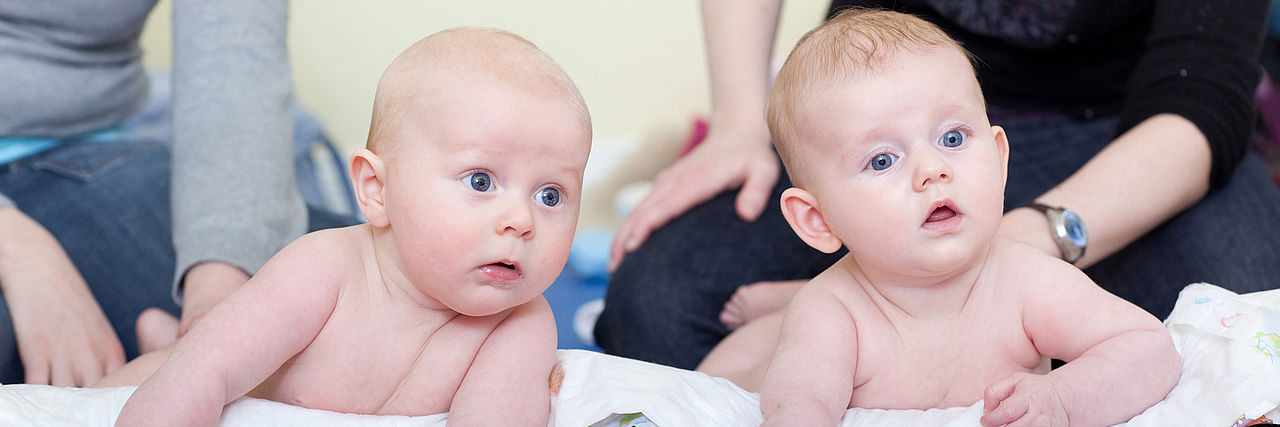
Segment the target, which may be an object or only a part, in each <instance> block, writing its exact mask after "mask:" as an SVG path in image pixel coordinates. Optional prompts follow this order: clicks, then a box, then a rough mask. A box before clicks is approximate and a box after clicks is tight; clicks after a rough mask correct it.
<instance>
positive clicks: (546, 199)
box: [537, 187, 560, 206]
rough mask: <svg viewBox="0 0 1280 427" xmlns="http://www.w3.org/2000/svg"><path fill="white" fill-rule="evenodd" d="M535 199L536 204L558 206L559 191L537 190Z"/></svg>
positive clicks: (551, 189)
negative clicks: (536, 200)
mask: <svg viewBox="0 0 1280 427" xmlns="http://www.w3.org/2000/svg"><path fill="white" fill-rule="evenodd" d="M537 198H538V202H540V203H542V204H544V205H547V206H555V205H558V204H560V190H557V189H555V188H554V187H547V188H543V189H541V190H538V195H537Z"/></svg>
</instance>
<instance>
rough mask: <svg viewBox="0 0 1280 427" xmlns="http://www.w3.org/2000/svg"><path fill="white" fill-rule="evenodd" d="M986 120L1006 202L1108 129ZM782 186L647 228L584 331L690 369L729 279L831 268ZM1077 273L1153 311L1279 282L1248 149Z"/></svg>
mask: <svg viewBox="0 0 1280 427" xmlns="http://www.w3.org/2000/svg"><path fill="white" fill-rule="evenodd" d="M993 122H994V123H995V124H998V125H1002V126H1004V128H1005V130H1006V131H1007V133H1008V135H1009V141H1010V162H1009V163H1010V165H1009V181H1008V187H1007V188H1006V191H1005V206H1006V208H1014V207H1018V206H1021V205H1023V204H1025V203H1027V202H1029V201H1031V200H1032V199H1033V198H1035V197H1036V196H1039V195H1040V194H1042V193H1044V192H1045V191H1047V190H1048V189H1049V188H1052V187H1053V186H1054V185H1056V184H1057V183H1058V182H1061V181H1062V180H1063V179H1065V178H1066V177H1067V176H1069V175H1070V174H1071V173H1073V172H1074V171H1075V170H1077V169H1078V168H1079V167H1080V166H1081V165H1083V164H1084V163H1085V162H1086V161H1087V160H1088V159H1089V158H1091V157H1092V156H1093V155H1094V154H1096V153H1097V152H1098V151H1099V150H1101V149H1102V147H1104V146H1105V145H1106V144H1107V143H1108V142H1109V141H1110V140H1111V137H1112V132H1113V130H1114V126H1115V120H1114V119H1095V120H1075V119H1072V118H1069V117H1066V116H1061V115H1039V116H1024V117H1018V118H1011V119H1006V120H999V121H997V120H996V119H995V118H993ZM1134 161H1135V162H1138V161H1141V159H1134ZM789 185H790V184H789V183H788V182H787V180H786V178H785V176H784V177H783V179H781V180H780V182H779V183H778V186H777V187H775V188H774V198H772V199H770V202H769V205H768V206H767V208H766V210H765V213H764V214H763V215H762V216H761V218H760V219H759V220H757V221H756V222H754V223H749V224H748V223H744V222H742V221H741V220H739V219H738V218H737V215H736V214H735V213H734V197H736V195H737V192H736V191H730V192H726V193H724V194H721V195H719V196H717V197H716V198H714V199H712V200H710V201H709V202H707V203H705V204H703V205H700V206H697V207H695V208H694V209H692V210H690V211H689V212H687V213H685V214H684V215H683V216H681V217H679V218H677V219H676V220H674V221H672V222H671V223H669V224H667V225H666V226H664V227H662V228H660V229H658V230H656V231H655V232H654V233H653V234H652V235H651V236H650V237H649V239H648V241H646V242H645V243H644V245H642V246H641V247H640V248H638V249H637V250H636V251H635V252H633V253H631V254H630V255H628V256H627V257H626V258H625V259H624V260H623V262H622V264H621V265H619V266H618V270H617V271H616V272H615V274H614V275H613V277H612V278H611V279H610V282H609V287H608V290H607V291H606V296H605V310H604V312H603V313H602V314H601V315H600V319H599V321H598V323H597V324H596V330H595V336H596V342H597V343H598V344H599V345H600V347H601V348H603V349H604V350H605V351H607V352H609V353H611V354H616V355H620V356H624V357H630V358H636V359H640V360H646V361H650V362H655V363H660V364H664V365H670V366H675V367H680V368H685V369H692V368H694V367H695V366H697V364H698V362H700V361H701V360H702V358H703V356H705V355H706V354H707V352H708V351H710V350H711V348H712V347H713V346H715V345H716V344H717V343H718V342H720V340H721V339H723V338H724V336H725V335H726V334H728V332H729V330H728V329H727V328H725V327H724V325H721V324H720V322H719V320H718V315H719V313H720V310H721V309H722V308H723V306H724V303H725V301H727V300H728V298H729V296H731V295H732V294H733V291H734V290H736V289H737V288H738V286H741V285H745V284H749V283H754V282H757V281H761V280H786V279H803V278H811V277H813V276H814V275H816V274H817V273H818V272H820V271H822V270H823V269H825V268H826V267H828V266H830V265H831V264H832V263H834V262H835V260H836V259H838V258H839V256H842V253H837V254H833V255H828V254H823V253H821V252H818V251H816V250H814V249H812V248H809V247H808V246H806V245H805V244H804V243H803V242H802V241H800V239H799V238H798V237H796V236H795V235H794V234H793V233H792V231H791V229H790V227H789V226H788V225H787V224H786V221H785V220H784V219H783V218H782V213H781V211H780V210H779V208H778V203H777V196H778V195H780V194H781V191H782V190H783V189H785V188H786V187H787V186H789ZM1143 208H1144V207H1143V206H1133V207H1132V209H1135V210H1138V209H1143ZM1087 220H1088V219H1087V218H1086V221H1087ZM1046 232H1048V231H1046ZM1086 273H1088V274H1089V275H1090V277H1092V278H1093V279H1094V280H1095V281H1097V282H1098V283H1099V284H1100V285H1101V286H1102V287H1104V288H1106V289H1107V290H1109V291H1111V292H1113V293H1115V294H1117V295H1119V296H1121V297H1123V298H1125V299H1127V300H1129V301H1132V302H1134V303H1135V304H1137V305H1139V306H1141V307H1142V308H1144V309H1146V310H1147V311H1150V312H1151V313H1153V314H1155V315H1156V316H1157V317H1160V318H1164V317H1166V316H1167V315H1168V314H1169V311H1170V310H1172V308H1173V303H1174V301H1175V300H1176V299H1177V296H1178V292H1179V291H1180V290H1181V289H1182V287H1183V286H1185V285H1187V284H1190V283H1194V282H1209V283H1213V284H1216V285H1219V286H1222V287H1225V288H1227V289H1231V290H1233V291H1236V292H1240V293H1245V292H1253V291H1258V290H1264V289H1270V288H1273V287H1275V286H1276V285H1277V282H1276V279H1277V278H1280V189H1277V188H1276V186H1275V185H1273V184H1272V182H1271V181H1270V179H1269V178H1268V177H1267V173H1266V170H1265V167H1264V166H1263V164H1262V162H1261V161H1260V160H1259V159H1258V158H1257V156H1255V155H1252V154H1251V155H1250V156H1248V157H1247V158H1246V159H1245V161H1244V163H1243V164H1241V165H1240V167H1239V169H1238V170H1237V171H1236V173H1235V175H1234V177H1233V178H1232V179H1231V180H1230V181H1229V182H1228V183H1227V184H1226V185H1225V186H1224V187H1223V188H1220V189H1218V190H1216V191H1214V192H1212V193H1210V194H1209V195H1208V196H1207V197H1205V199H1204V200H1202V201H1201V202H1200V203H1199V204H1197V205H1195V206H1193V207H1192V208H1191V209H1188V210H1187V211H1186V212H1183V213H1182V214H1180V215H1178V216H1176V217H1174V218H1173V219H1171V220H1170V221H1168V222H1166V223H1165V224H1163V225H1161V226H1160V227H1158V228H1156V229H1155V230H1154V231H1152V232H1151V233H1150V234H1148V235H1147V236H1145V237H1143V238H1141V239H1139V240H1138V241H1136V242H1134V243H1133V244H1131V245H1129V246H1128V247H1126V248H1125V249H1124V250H1122V251H1120V252H1118V253H1116V254H1114V255H1112V256H1111V257H1109V258H1107V259H1106V260H1104V261H1102V262H1099V263H1098V264H1096V265H1094V266H1093V267H1090V268H1089V269H1087V270H1086Z"/></svg>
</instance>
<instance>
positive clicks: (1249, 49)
mask: <svg viewBox="0 0 1280 427" xmlns="http://www.w3.org/2000/svg"><path fill="white" fill-rule="evenodd" d="M1267 5H1268V2H1267V1H1266V0H1243V1H1236V0H1226V1H1205V0H1169V1H1165V0H1121V1H1116V0H1023V1H1015V0H901V1H894V0H845V1H842V0H835V1H833V2H832V5H831V12H832V14H834V13H835V12H838V11H839V10H842V9H844V8H846V7H848V6H864V7H879V8H886V9H892V10H897V11H901V12H908V13H912V14H915V15H917V16H920V17H922V18H924V19H926V20H928V21H930V22H933V23H935V24H937V25H938V26H939V27H941V28H942V29H943V30H944V31H946V32H947V34H950V35H951V36H952V37H953V38H955V39H956V40H958V41H960V43H961V44H962V45H963V46H964V47H965V48H966V49H968V50H969V51H970V52H972V53H973V54H974V55H975V56H977V57H978V59H979V64H978V66H977V70H978V79H979V81H980V82H981V83H982V87H983V92H984V93H985V95H986V99H987V102H988V103H990V104H992V105H996V106H1001V107H1011V108H1031V109H1056V110H1061V111H1063V112H1065V113H1067V114H1071V115H1074V116H1078V117H1083V118H1091V117H1094V116H1098V115H1114V114H1118V115H1119V124H1118V129H1117V130H1116V134H1117V135H1119V134H1121V133H1123V132H1125V131H1127V130H1129V129H1130V128H1132V127H1133V126H1135V125H1137V124H1138V123H1140V122H1142V121H1143V120H1145V119H1147V118H1149V117H1151V116H1154V115H1156V114H1160V113H1173V114H1177V115H1179V116H1182V117H1185V118H1187V119H1188V120H1190V121H1191V122H1192V123H1194V124H1195V125H1196V126H1197V127H1198V128H1199V129H1200V131H1201V132H1203V133H1204V134H1205V136H1206V137H1207V138H1208V140H1209V147H1210V149H1211V150H1212V153H1213V163H1212V164H1213V169H1212V171H1211V172H1210V176H1209V183H1210V185H1211V186H1212V187H1215V188H1216V187H1218V186H1221V185H1222V184H1223V183H1225V182H1226V181H1227V179H1229V178H1230V177H1231V173H1232V172H1233V171H1234V169H1235V167H1236V165H1237V164H1239V162H1240V159H1242V158H1243V157H1244V155H1245V153H1246V151H1247V150H1248V147H1249V141H1250V132H1251V131H1252V129H1253V120H1254V117H1255V109H1254V108H1255V107H1254V103H1253V93H1254V89H1255V88H1256V87H1257V85H1258V79H1259V78H1260V74H1261V66H1260V65H1259V63H1258V54H1259V49H1260V48H1261V46H1262V36H1263V32H1264V30H1265V22H1266V14H1267Z"/></svg>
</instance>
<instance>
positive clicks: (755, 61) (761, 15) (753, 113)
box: [702, 0, 782, 142]
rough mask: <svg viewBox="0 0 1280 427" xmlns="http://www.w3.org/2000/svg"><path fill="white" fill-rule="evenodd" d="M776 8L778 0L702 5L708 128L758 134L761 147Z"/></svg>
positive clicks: (716, 0)
mask: <svg viewBox="0 0 1280 427" xmlns="http://www.w3.org/2000/svg"><path fill="white" fill-rule="evenodd" d="M781 7H782V1H781V0H751V1H745V2H744V1H730V0H703V1H702V24H703V32H704V36H705V37H706V48H707V66H708V68H709V71H710V73H711V109H712V117H711V121H712V124H713V125H721V126H738V127H747V128H748V129H751V130H754V131H757V132H763V133H764V134H765V136H766V137H765V141H766V142H767V140H768V138H767V135H768V128H767V127H766V126H765V122H764V109H765V99H766V97H767V96H768V93H769V59H770V57H771V56H772V53H773V41H774V37H775V34H776V32H777V28H778V16H779V14H780V13H781Z"/></svg>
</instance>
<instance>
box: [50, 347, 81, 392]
mask: <svg viewBox="0 0 1280 427" xmlns="http://www.w3.org/2000/svg"><path fill="white" fill-rule="evenodd" d="M59 353H60V354H55V355H54V356H53V360H52V361H50V363H49V385H51V386H55V387H75V385H76V372H75V369H76V368H75V366H76V362H75V361H72V360H69V359H67V358H66V357H64V356H63V355H62V354H61V353H62V352H59Z"/></svg>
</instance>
